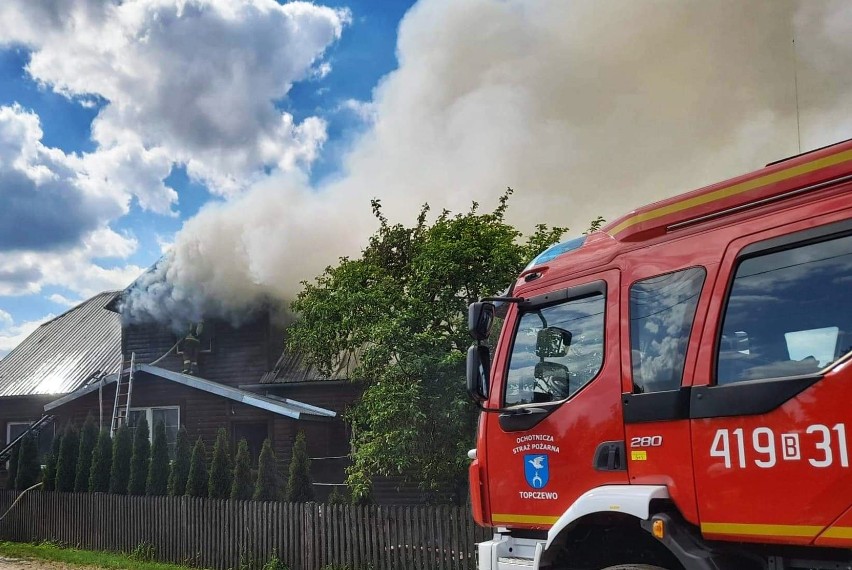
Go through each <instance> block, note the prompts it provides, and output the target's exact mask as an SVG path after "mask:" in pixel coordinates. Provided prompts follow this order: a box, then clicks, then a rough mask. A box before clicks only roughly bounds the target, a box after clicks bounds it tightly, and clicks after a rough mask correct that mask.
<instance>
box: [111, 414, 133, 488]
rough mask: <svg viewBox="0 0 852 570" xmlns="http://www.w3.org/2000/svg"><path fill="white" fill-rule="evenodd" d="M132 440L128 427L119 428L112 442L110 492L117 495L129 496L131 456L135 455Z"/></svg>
mask: <svg viewBox="0 0 852 570" xmlns="http://www.w3.org/2000/svg"><path fill="white" fill-rule="evenodd" d="M132 446H133V443H132V442H131V440H130V428H129V427H127V426H126V425H123V426H121V427H120V428H118V431H116V432H115V437H114V438H113V440H112V465H111V467H110V472H109V492H110V493H113V494H116V495H126V494H127V484H128V482H129V481H130V455H131V454H132V453H133V447H132Z"/></svg>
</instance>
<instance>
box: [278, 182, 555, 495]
mask: <svg viewBox="0 0 852 570" xmlns="http://www.w3.org/2000/svg"><path fill="white" fill-rule="evenodd" d="M511 193H512V191H511V189H508V190H507V191H506V193H505V194H503V196H502V197H501V198H500V200H499V204H498V206H497V208H496V209H495V210H494V211H493V212H490V213H480V212H478V205H477V204H476V203H474V204H473V206H472V208H471V209H470V211H468V212H467V213H465V214H457V215H451V214H450V213H449V212H447V211H444V212H442V213H441V214H440V215H439V216H438V217H437V219H436V220H435V222H434V223H432V224H431V225H430V224H429V223H427V221H426V218H427V214H428V211H429V208H428V206H424V207H423V209H422V210H421V212H420V215H419V216H418V218H417V221H416V223H415V224H414V225H413V226H412V227H406V226H404V225H402V224H396V225H391V224H390V223H389V222H388V220H387V219H386V218H385V217H384V215H383V214H382V210H381V204H380V203H379V202H378V201H373V203H372V205H373V212H374V214H375V216H376V218H377V219H378V222H379V228H378V230H377V231H376V233H375V234H374V235H373V236H372V237H371V238H370V241H369V244H368V245H367V247H366V248H365V249H364V250H363V251H362V254H361V257H360V258H359V259H349V258H342V259H341V260H340V263H339V264H338V265H337V266H336V267H328V268H326V270H325V272H324V273H323V274H322V275H320V276H319V277H317V278H316V280H315V281H314V282H313V283H307V282H306V283H304V289H303V290H302V292H301V293H299V295H298V297H297V299H296V301H294V302H293V304H292V308H293V309H294V311H296V312H297V313H299V314H300V316H301V318H300V319H299V320H298V321H297V322H296V323H295V324H294V325H293V326H292V327H291V328H290V330H289V332H288V345H289V347H290V349H291V350H293V351H294V352H299V353H302V354H305V355H306V356H307V357H308V359H309V360H310V361H311V363H312V364H314V365H315V366H317V367H318V368H319V370H320V371H322V372H323V373H324V374H326V375H335V373H336V372H337V371H338V370H341V369H344V370H345V369H347V368H351V367H352V366H351V363H353V362H354V363H356V365H355V367H354V370H352V371H351V376H352V377H354V378H356V379H360V381H361V382H363V383H364V385H365V386H364V393H363V397H362V399H361V400H360V401H359V402H358V403H357V404H356V405H355V406H353V407H352V408H351V410H350V411H349V413H348V414H347V420H348V421H349V422H350V423H351V424H352V440H351V447H352V458H353V465H352V466H351V467H350V468H349V470H348V478H347V484H348V485H349V488H350V490H351V491H352V493H353V497H354V499H356V500H358V499H359V497H363V496H365V495H367V494H368V493H369V489H370V480H371V477H372V476H374V475H403V476H405V477H406V478H408V479H409V480H414V481H418V482H420V483H421V485H422V486H423V487H424V488H425V489H431V490H435V491H438V490H447V489H448V488H450V489H454V490H455V491H456V493H457V497H458V499H459V500H461V499H462V498H463V497H464V496H465V495H466V480H467V466H468V463H469V462H468V459H467V455H466V452H467V449H469V447H470V445H471V443H472V440H473V434H474V432H475V418H476V414H475V408H474V406H473V405H472V404H471V403H470V401H469V400H468V398H467V395H466V393H465V390H464V360H465V355H466V352H467V348H468V346H469V345H470V343H471V339H470V336H469V334H468V331H467V307H468V305H469V304H470V303H471V302H473V301H476V300H478V299H480V298H481V297H484V296H489V295H495V294H498V293H500V292H501V291H504V290H505V289H506V287H507V286H508V285H509V284H511V283H512V282H514V280H515V279H516V277H517V275H518V273H519V272H520V271H521V270H522V269H523V267H524V265H525V264H526V263H527V262H528V261H529V260H530V259H532V258H533V257H534V256H535V255H537V254H538V253H540V252H541V251H542V250H544V249H545V248H546V247H548V246H549V245H551V244H553V243H554V242H556V241H558V240H559V238H560V236H561V235H562V234H563V233H564V231H565V229H566V228H558V227H557V228H548V227H547V226H545V225H538V226H537V227H536V229H535V231H534V232H533V234H532V235H530V236H529V237H527V238H526V239H523V236H522V234H521V233H520V232H519V231H518V230H517V229H515V228H514V227H513V226H511V225H510V224H508V223H507V222H506V221H505V219H504V217H505V213H506V210H507V208H508V201H509V196H510V195H511Z"/></svg>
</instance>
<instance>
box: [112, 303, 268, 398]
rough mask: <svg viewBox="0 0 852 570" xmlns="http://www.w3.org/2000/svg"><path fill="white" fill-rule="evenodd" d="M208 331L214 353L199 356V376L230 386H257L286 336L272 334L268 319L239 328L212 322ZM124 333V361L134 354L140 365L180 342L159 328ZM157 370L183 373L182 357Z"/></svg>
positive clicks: (168, 358) (130, 327)
mask: <svg viewBox="0 0 852 570" xmlns="http://www.w3.org/2000/svg"><path fill="white" fill-rule="evenodd" d="M205 328H207V329H208V332H210V331H212V336H213V342H212V351H211V352H202V353H201V354H200V355H199V359H198V360H199V362H198V365H199V371H198V374H197V375H198V376H200V377H202V378H206V379H208V380H213V381H215V382H219V383H221V384H228V385H231V386H237V385H240V384H253V383H257V382H259V381H260V378H261V377H262V376H263V374H264V372H266V371H268V370H269V369H270V368H271V367H272V365H273V364H274V363H275V359H277V358H278V356H279V355H280V354H281V349H282V346H283V342H284V341H283V335H281V334H279V333H278V332H277V331H274V330H273V328H272V327H271V326H270V324H269V319H268V317H266V316H262V317H258V318H256V319H255V320H253V321H251V322H248V323H245V324H243V325H241V326H239V327H234V326H232V325H230V324H228V323H226V322H224V321H218V320H211V321H209V322H205ZM122 333H123V334H122V351H123V353H124V355H125V358H127V359H129V358H130V355H131V353H135V354H136V362H138V363H140V364H151V363H153V362H154V361H156V360H157V359H159V358H160V357H162V356H163V355H164V354H166V353H167V352H168V351H169V350H170V349H171V348H172V347H173V346H174V345H175V342H176V341H177V339H178V337H177V336H176V335H175V334H174V333H173V332H172V331H171V330H170V329H169V328H168V327H164V326H162V325H157V324H133V325H126V326H125V327H124V328H123V330H122ZM279 337H280V338H279ZM157 366H160V367H161V368H166V369H167V370H172V371H176V372H180V371H181V369H182V368H183V355H180V354H176V352H175V351H172V352H171V353H170V354H169V355H168V356H166V357H165V358H163V359H162V360H161V361H159V362H158V363H157Z"/></svg>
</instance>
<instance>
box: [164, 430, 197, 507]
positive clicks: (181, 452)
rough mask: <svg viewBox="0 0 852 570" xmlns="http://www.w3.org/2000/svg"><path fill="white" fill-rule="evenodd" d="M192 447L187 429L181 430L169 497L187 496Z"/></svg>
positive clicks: (171, 473) (173, 464) (170, 477)
mask: <svg viewBox="0 0 852 570" xmlns="http://www.w3.org/2000/svg"><path fill="white" fill-rule="evenodd" d="M191 454H192V447H191V446H190V444H189V435H187V433H186V429H185V428H180V429H179V430H178V434H177V445H176V449H175V460H174V463H172V469H171V472H170V473H169V495H171V496H172V497H182V496H183V495H184V494H186V480H187V479H188V478H189V460H190V455H191Z"/></svg>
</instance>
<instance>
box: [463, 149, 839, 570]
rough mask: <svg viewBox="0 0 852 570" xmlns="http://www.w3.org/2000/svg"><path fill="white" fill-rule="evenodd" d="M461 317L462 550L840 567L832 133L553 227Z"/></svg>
mask: <svg viewBox="0 0 852 570" xmlns="http://www.w3.org/2000/svg"><path fill="white" fill-rule="evenodd" d="M469 319H470V329H471V334H472V335H473V336H474V338H475V339H476V340H477V344H475V345H474V346H472V347H471V349H470V351H469V353H468V379H467V383H468V392H469V393H470V394H471V396H472V397H474V398H475V400H476V401H477V402H478V405H479V407H480V409H481V410H482V413H481V414H480V418H479V425H478V434H477V440H476V449H474V450H471V452H470V457H471V459H472V460H473V461H472V463H471V466H470V488H471V502H472V506H473V514H474V517H475V519H476V521H477V522H478V523H479V524H481V525H484V526H489V527H494V528H495V534H494V537H493V539H492V540H489V541H487V542H484V543H481V544H479V545H478V568H479V570H502V569H508V568H552V569H569V568H570V569H587V568H588V569H596V570H600V569H602V568H612V569H615V568H618V569H627V568H632V569H659V568H663V569H666V570H674V569H680V568H683V569H686V570H692V569H700V570H704V569H716V570H722V569H736V570H740V569H746V570H747V569H783V568H811V569H829V568H830V569H833V570H837V569H847V570H848V569H852V466H850V454H852V449H850V442H852V141H848V142H844V143H840V144H837V145H833V146H831V147H827V148H824V149H820V150H818V151H814V152H811V153H807V154H805V155H800V156H797V157H794V158H791V159H787V160H784V161H780V162H778V163H773V164H770V165H768V166H767V167H766V168H764V169H762V170H759V171H757V172H754V173H751V174H748V175H745V176H741V177H739V178H735V179H733V180H728V181H726V182H722V183H719V184H715V185H713V186H709V187H707V188H702V189H700V190H696V191H694V192H690V193H687V194H684V195H681V196H678V197H675V198H672V199H668V200H665V201H662V202H658V203H655V204H651V205H649V206H646V207H643V208H641V209H639V210H636V211H634V212H632V213H630V214H628V215H626V216H624V217H622V218H620V219H618V220H616V221H615V222H612V223H611V224H609V225H607V226H605V227H604V228H603V229H602V230H601V231H598V232H595V233H592V234H590V235H588V236H583V237H579V238H577V239H573V240H569V241H566V242H563V243H560V244H558V245H555V246H553V247H551V248H549V249H548V250H547V251H545V252H544V253H542V254H541V255H539V256H538V257H537V258H536V259H535V260H533V261H532V262H531V263H530V265H529V266H528V267H527V268H526V269H525V270H524V271H523V272H522V273H521V275H520V276H519V277H518V279H517V281H516V282H515V284H514V285H513V286H512V287H511V289H510V292H509V293H508V294H506V296H503V297H496V298H489V299H483V300H482V301H481V302H478V303H474V304H473V305H471V307H470V314H469ZM495 321H502V323H501V326H499V327H493V326H492V324H493V323H494V322H495ZM492 329H494V330H495V335H493V336H492V335H490V331H491V330H492ZM497 329H501V330H500V334H499V338H497V339H496V340H495V338H494V337H496V336H497V335H496V331H497Z"/></svg>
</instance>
